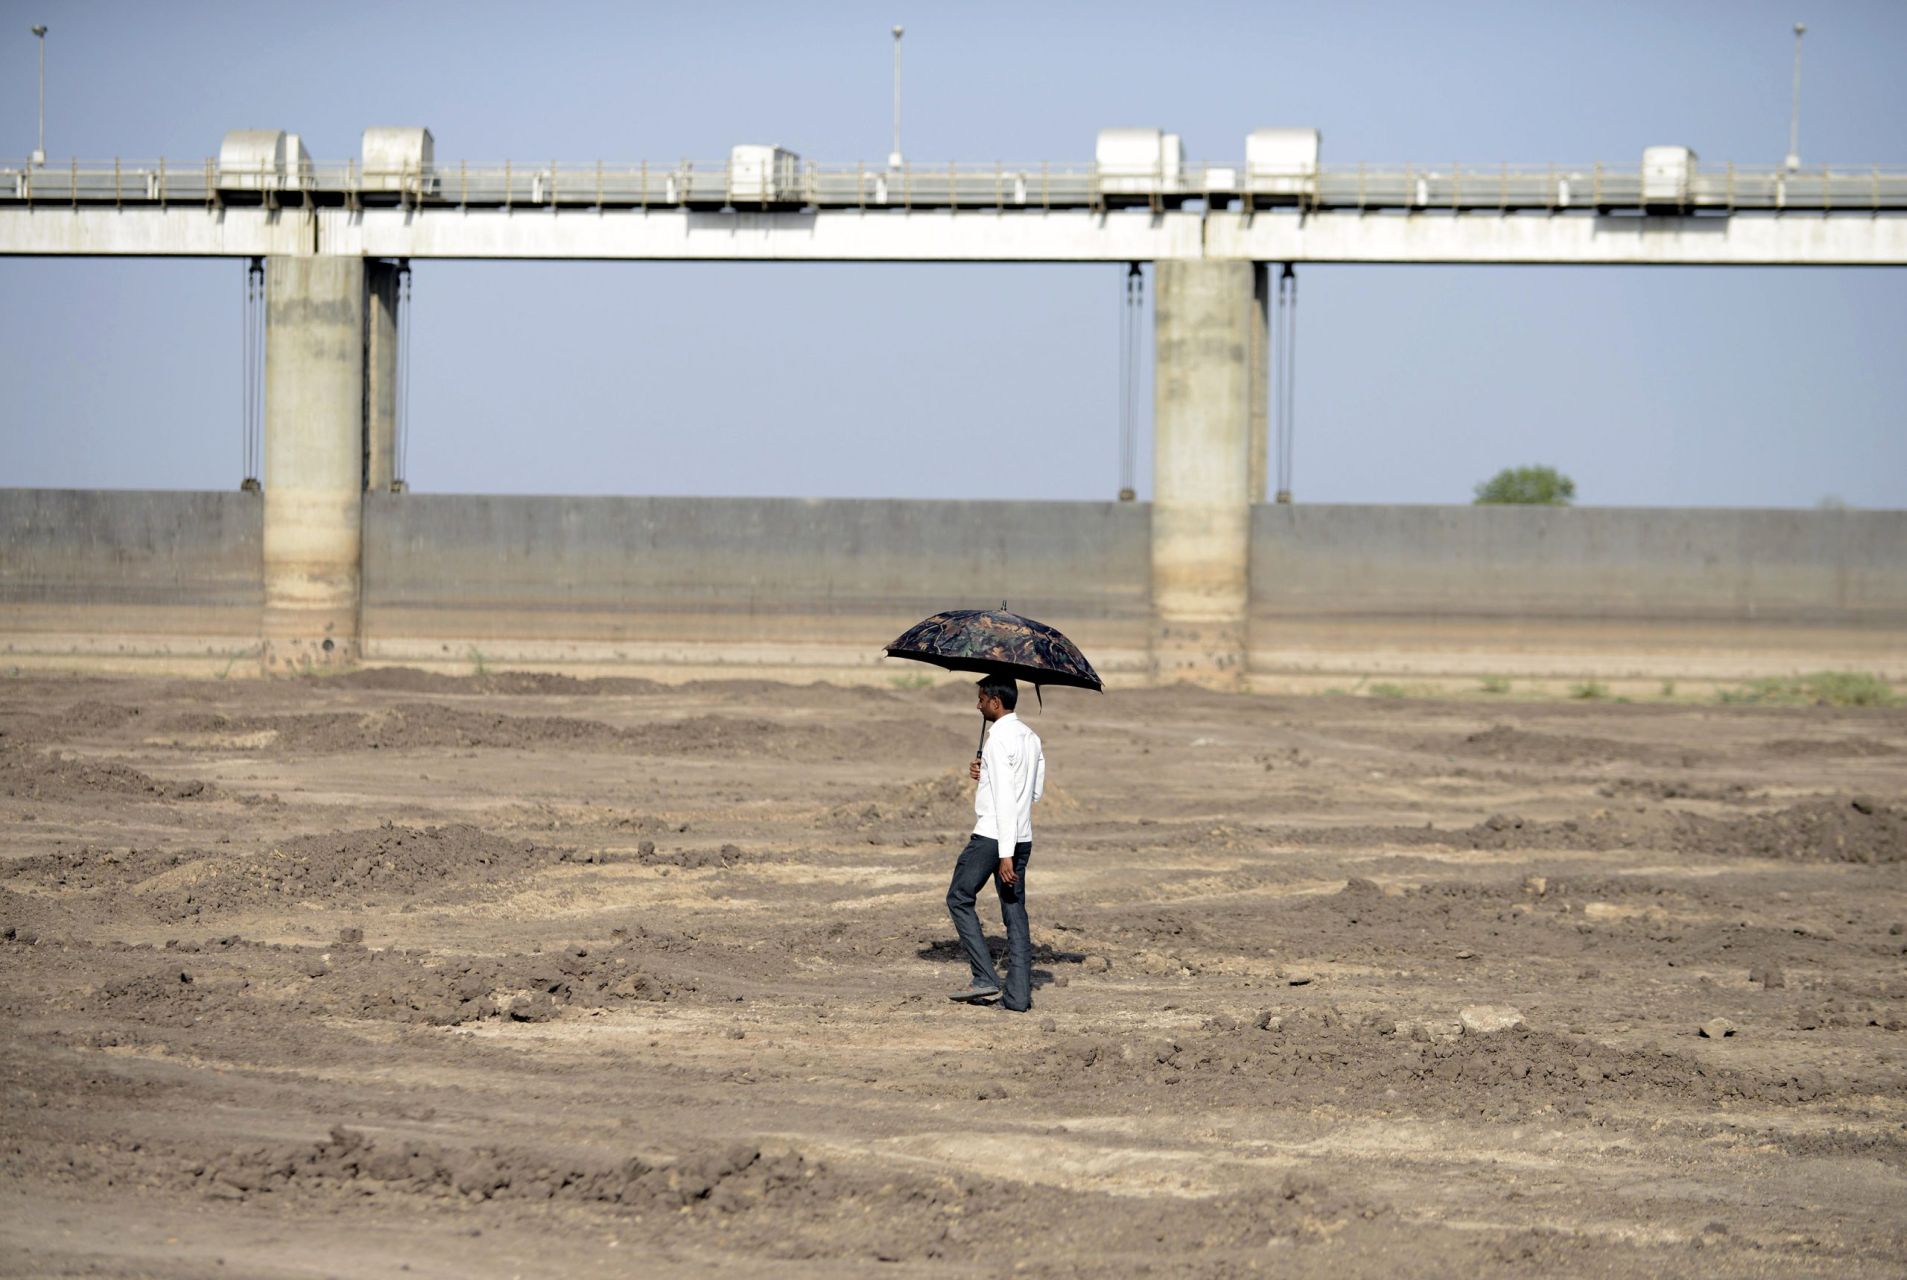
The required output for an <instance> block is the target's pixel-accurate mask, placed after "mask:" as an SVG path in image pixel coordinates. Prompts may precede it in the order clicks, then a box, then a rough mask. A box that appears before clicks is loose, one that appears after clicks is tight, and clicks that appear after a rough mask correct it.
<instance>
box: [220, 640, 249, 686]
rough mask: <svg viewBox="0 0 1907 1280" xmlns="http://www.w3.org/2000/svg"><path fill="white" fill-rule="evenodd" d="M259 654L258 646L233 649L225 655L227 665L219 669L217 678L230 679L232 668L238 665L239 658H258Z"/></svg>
mask: <svg viewBox="0 0 1907 1280" xmlns="http://www.w3.org/2000/svg"><path fill="white" fill-rule="evenodd" d="M257 656H258V649H257V648H256V647H252V648H247V649H234V650H232V651H231V652H230V653H228V654H226V655H225V665H224V666H223V667H221V668H220V669H219V673H218V676H217V677H216V678H217V679H220V680H225V679H229V678H230V677H231V674H232V668H233V667H235V666H237V665H238V660H239V659H240V658H256V657H257Z"/></svg>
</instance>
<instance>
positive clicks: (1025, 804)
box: [973, 711, 1046, 857]
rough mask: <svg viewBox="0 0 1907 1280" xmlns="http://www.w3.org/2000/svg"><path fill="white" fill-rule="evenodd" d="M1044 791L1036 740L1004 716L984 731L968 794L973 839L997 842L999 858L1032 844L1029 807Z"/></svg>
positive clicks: (1021, 724)
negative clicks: (975, 785) (977, 769)
mask: <svg viewBox="0 0 1907 1280" xmlns="http://www.w3.org/2000/svg"><path fill="white" fill-rule="evenodd" d="M1045 789H1046V754H1045V752H1043V751H1041V750H1040V735H1039V734H1037V733H1034V732H1033V730H1032V729H1030V728H1028V727H1027V724H1026V721H1024V720H1022V719H1020V717H1019V716H1017V715H1015V714H1014V713H1013V712H1011V711H1009V712H1007V713H1006V714H1005V715H1003V716H1001V717H1000V718H999V719H998V720H995V721H994V722H993V727H992V728H991V729H989V730H988V731H987V745H986V748H985V749H984V750H983V751H982V752H981V753H980V785H979V787H978V788H977V789H976V790H975V791H974V793H973V834H975V835H977V836H987V837H990V838H991V839H994V840H998V841H999V842H1000V855H1001V856H1002V857H1011V856H1012V853H1013V846H1014V845H1016V844H1022V843H1025V842H1026V841H1029V840H1031V839H1032V838H1033V802H1034V801H1036V800H1038V799H1039V798H1040V793H1041V792H1042V791H1044V790H1045Z"/></svg>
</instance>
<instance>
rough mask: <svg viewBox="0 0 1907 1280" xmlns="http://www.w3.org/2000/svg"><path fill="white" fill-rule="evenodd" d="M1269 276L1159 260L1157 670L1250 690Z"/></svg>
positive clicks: (1249, 266) (1233, 266) (1252, 268)
mask: <svg viewBox="0 0 1907 1280" xmlns="http://www.w3.org/2000/svg"><path fill="white" fill-rule="evenodd" d="M1264 277H1265V271H1264V268H1262V267H1260V266H1256V265H1254V264H1253V263H1250V262H1206V261H1172V260H1162V261H1160V262H1159V263H1158V266H1157V271H1156V280H1155V283H1154V285H1153V295H1152V296H1153V314H1154V325H1155V328H1154V336H1153V341H1154V344H1155V353H1154V363H1153V462H1152V618H1153V628H1152V670H1153V676H1154V678H1155V679H1157V680H1159V681H1161V682H1167V683H1170V682H1175V681H1182V680H1189V681H1193V682H1195V683H1198V684H1204V685H1209V686H1213V687H1216V688H1235V689H1236V688H1243V687H1244V686H1245V659H1246V611H1247V594H1248V569H1249V564H1250V552H1251V502H1252V497H1253V493H1254V486H1258V487H1259V488H1260V489H1262V486H1263V483H1264V480H1263V465H1264V463H1263V442H1262V439H1260V437H1262V436H1263V434H1264V424H1265V411H1266V406H1267V396H1266V392H1265V388H1266V386H1267V385H1268V379H1267V378H1266V377H1265V376H1264V373H1263V371H1262V366H1263V364H1264V362H1265V359H1266V352H1265V347H1266V343H1265V340H1264V335H1265V326H1266V316H1265V296H1266V290H1265V283H1264Z"/></svg>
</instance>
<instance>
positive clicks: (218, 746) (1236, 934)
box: [0, 671, 1907, 1280]
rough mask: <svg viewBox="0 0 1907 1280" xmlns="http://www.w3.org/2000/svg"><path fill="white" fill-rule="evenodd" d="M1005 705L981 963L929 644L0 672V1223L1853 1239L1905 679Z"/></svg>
mask: <svg viewBox="0 0 1907 1280" xmlns="http://www.w3.org/2000/svg"><path fill="white" fill-rule="evenodd" d="M1027 711H1028V715H1029V718H1030V719H1031V720H1032V722H1033V723H1034V725H1035V726H1036V727H1037V728H1038V730H1039V731H1040V733H1041V734H1042V735H1043V737H1044V738H1045V741H1046V749H1047V756H1048V762H1049V770H1050V777H1051V780H1052V783H1051V787H1050V791H1049V797H1048V800H1047V802H1046V803H1045V804H1043V805H1042V806H1041V808H1040V811H1039V813H1038V815H1037V823H1038V840H1037V844H1036V847H1035V852H1034V856H1033V863H1032V869H1031V873H1030V877H1029V879H1030V884H1029V888H1030V898H1029V900H1030V904H1031V910H1032V917H1033V921H1034V930H1035V942H1036V944H1037V956H1036V968H1037V972H1036V976H1035V980H1036V983H1037V984H1038V986H1037V990H1036V994H1035V1006H1034V1009H1033V1012H1032V1013H1031V1014H1029V1015H1026V1016H1022V1017H1016V1016H1013V1015H1008V1014H1004V1013H1000V1012H996V1011H992V1010H982V1009H970V1008H966V1007H960V1006H953V1005H949V1004H948V1003H947V1002H946V1001H945V1000H944V999H943V998H942V996H943V994H944V993H945V992H946V991H948V990H951V989H953V988H954V987H956V986H958V985H960V984H961V983H962V982H963V981H964V973H963V971H962V969H961V967H960V965H959V963H958V962H957V961H956V959H955V957H954V954H953V950H952V947H951V945H950V939H951V930H950V928H949V926H948V923H947V920H946V915H945V911H944V908H943V906H942V902H941V898H942V894H943V892H944V888H945V882H946V879H947V876H948V873H949V871H950V869H951V865H952V861H953V858H954V856H955V854H956V852H957V851H958V849H959V844H960V841H961V839H962V837H963V833H964V831H965V830H966V825H965V823H966V819H967V817H968V815H969V814H970V810H969V808H968V784H967V783H966V782H965V781H964V765H965V761H966V759H967V757H968V754H969V753H970V752H971V750H972V741H973V732H974V730H975V728H976V717H975V716H974V715H973V713H972V710H971V700H970V694H969V693H968V691H967V689H966V687H965V686H964V684H960V683H949V684H948V685H945V686H942V687H937V688H933V689H927V690H905V691H902V690H894V689H885V688H881V689H868V688H859V689H837V688H830V687H826V686H820V685H815V686H805V687H798V686H789V685H777V684H768V683H762V682H729V683H715V684H698V685H688V686H678V687H668V686H662V685H655V684H649V683H647V682H642V681H632V680H621V681H596V682H579V681H574V680H568V679H563V678H557V677H531V676H509V675H500V676H498V675H493V676H488V677H483V678H478V679H454V678H447V677H441V676H427V675H423V674H420V673H416V672H401V671H398V672H394V671H372V672H363V673H358V674H355V675H351V676H346V677H341V678H335V679H329V680H323V681H305V682H286V683H267V682H248V683H222V682H203V683H191V682H161V681H149V680H134V679H79V678H14V679H11V680H7V681H6V682H5V683H4V684H0V935H4V937H3V940H0V975H3V981H0V1020H3V1022H4V1032H3V1034H0V1085H3V1086H4V1088H3V1090H0V1272H4V1273H6V1274H19V1275H34V1276H63V1275H88V1276H158V1277H185V1276H256V1277H277V1276H342V1277H356V1276H373V1275H376V1276H391V1275H398V1274H409V1275H415V1276H445V1277H466V1276H555V1275H561V1276H578V1277H587V1276H608V1275H625V1274H638V1275H648V1274H657V1275H661V1274H666V1275H684V1276H700V1275H718V1274H731V1273H738V1272H739V1273H746V1274H752V1275H772V1276H816V1277H819V1276H827V1277H837V1276H842V1275H864V1274H865V1275H897V1276H907V1275H919V1276H929V1275H931V1276H942V1275H946V1276H992V1275H1003V1274H1009V1273H1012V1274H1024V1275H1032V1276H1050V1277H1067V1276H1079V1277H1087V1276H1104V1275H1146V1274H1151V1275H1160V1276H1173V1277H1203V1276H1211V1277H1220V1276H1234V1275H1241V1274H1250V1273H1252V1272H1254V1271H1263V1272H1266V1273H1272V1272H1276V1273H1280V1274H1309V1275H1319V1276H1353V1277H1355V1276H1379V1277H1385V1278H1386V1280H1390V1278H1391V1277H1395V1276H1399V1275H1414V1274H1422V1275H1448V1274H1467V1275H1527V1274H1532V1273H1568V1274H1577V1275H1607V1276H1638V1277H1640V1276H1661V1275H1671V1276H1675V1275H1687V1276H1696V1275H1701V1276H1710V1275H1718V1274H1721V1275H1756V1276H1771V1277H1772V1276H1797V1275H1823V1276H1827V1275H1833V1276H1870V1275H1871V1276H1881V1275H1899V1274H1901V1272H1902V1268H1903V1265H1904V1264H1903V1261H1902V1258H1903V1252H1902V1248H1903V1243H1904V1241H1903V1235H1904V1234H1907V1034H1903V1031H1904V1030H1907V936H1903V925H1904V924H1907V892H1903V889H1904V888H1907V862H1904V861H1903V859H1904V858H1907V714H1903V713H1902V712H1900V711H1890V710H1860V711H1855V710H1850V711H1834V710H1826V709H1800V710H1779V709H1768V708H1757V707H1716V706H1677V705H1673V704H1666V705H1652V706H1624V705H1609V704H1569V705H1563V704H1539V703H1503V702H1492V701H1487V700H1481V699H1479V700H1470V701H1463V700H1453V701H1446V702H1430V701H1415V700H1410V701H1375V700H1354V699H1348V698H1310V699H1281V698H1264V697H1260V698H1246V697H1225V696H1221V695H1214V694H1206V693H1192V692H1171V691H1147V692H1132V693H1114V694H1108V695H1106V696H1104V697H1103V698H1102V697H1094V696H1091V695H1083V694H1073V693H1070V692H1069V691H1057V692H1055V693H1053V694H1050V695H1049V696H1048V698H1047V703H1046V707H1045V709H1044V711H1043V712H1042V711H1040V710H1038V709H1037V708H1034V707H1029V708H1028V709H1027ZM992 923H993V931H994V932H996V933H997V928H998V925H997V916H996V917H995V919H994V920H993V922H992ZM1471 1006H1511V1007H1513V1008H1514V1009H1515V1010H1516V1011H1518V1012H1519V1013H1520V1014H1521V1016H1522V1021H1521V1023H1520V1024H1518V1025H1514V1026H1511V1027H1509V1028H1508V1029H1505V1030H1499V1031H1495V1032H1481V1031H1475V1030H1466V1029H1465V1027H1464V1023H1463V1020H1462V1018H1461V1014H1462V1011H1463V1010H1464V1009H1466V1008H1468V1007H1471ZM1718 1019H1719V1020H1723V1021H1717V1020H1718ZM1472 1020H1473V1021H1475V1020H1476V1018H1475V1015H1474V1013H1473V1018H1472ZM1705 1024H1706V1025H1708V1026H1709V1030H1710V1034H1709V1035H1707V1036H1704V1035H1703V1034H1701V1032H1700V1031H1699V1030H1698V1029H1699V1028H1701V1027H1703V1026H1704V1025H1705ZM1478 1025H1479V1026H1483V1025H1487V1024H1486V1023H1483V1022H1479V1023H1478ZM1731 1027H1732V1032H1731V1031H1730V1028H1731Z"/></svg>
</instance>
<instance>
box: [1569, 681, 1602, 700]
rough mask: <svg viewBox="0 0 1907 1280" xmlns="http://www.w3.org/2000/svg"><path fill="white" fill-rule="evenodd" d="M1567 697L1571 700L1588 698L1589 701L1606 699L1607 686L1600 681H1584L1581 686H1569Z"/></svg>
mask: <svg viewBox="0 0 1907 1280" xmlns="http://www.w3.org/2000/svg"><path fill="white" fill-rule="evenodd" d="M1569 696H1570V697H1572V698H1588V699H1591V700H1594V699H1597V698H1606V697H1608V696H1609V686H1608V685H1606V684H1604V683H1602V682H1601V681H1600V680H1585V681H1583V682H1582V683H1581V684H1572V685H1570V686H1569Z"/></svg>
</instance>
